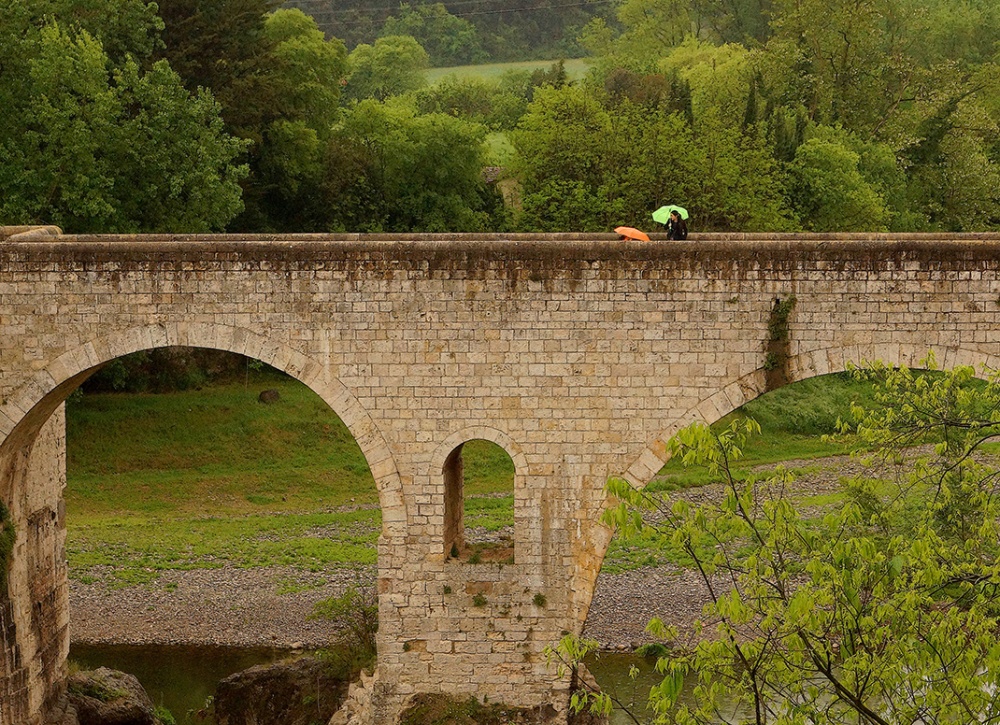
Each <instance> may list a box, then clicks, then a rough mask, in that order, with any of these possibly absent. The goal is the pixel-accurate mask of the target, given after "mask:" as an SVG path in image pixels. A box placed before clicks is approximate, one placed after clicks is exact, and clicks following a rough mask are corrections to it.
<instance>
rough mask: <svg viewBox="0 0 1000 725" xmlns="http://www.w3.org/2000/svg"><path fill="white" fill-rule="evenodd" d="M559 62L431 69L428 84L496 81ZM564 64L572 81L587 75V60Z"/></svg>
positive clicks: (492, 64)
mask: <svg viewBox="0 0 1000 725" xmlns="http://www.w3.org/2000/svg"><path fill="white" fill-rule="evenodd" d="M558 62H559V61H554V60H526V61H521V62H518V63H487V64H484V65H456V66H452V67H449V68H431V69H430V70H429V71H427V81H428V83H437V82H439V81H441V80H444V79H445V78H449V77H455V78H459V79H464V78H481V79H483V80H496V79H499V78H500V77H501V76H502V75H503V74H504V73H507V72H508V71H512V70H527V71H533V70H535V69H537V68H542V69H548V68H551V67H552V65H553V64H554V63H558ZM563 62H564V65H565V68H566V74H567V75H568V76H569V78H570V80H574V81H576V80H580V79H581V78H583V77H584V76H585V75H586V74H587V68H588V66H587V61H586V59H584V58H571V59H569V60H566V61H563Z"/></svg>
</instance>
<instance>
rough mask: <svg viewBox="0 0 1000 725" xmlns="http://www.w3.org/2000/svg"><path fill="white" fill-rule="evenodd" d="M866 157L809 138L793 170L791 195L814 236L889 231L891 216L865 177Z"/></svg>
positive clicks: (835, 142)
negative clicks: (834, 232)
mask: <svg viewBox="0 0 1000 725" xmlns="http://www.w3.org/2000/svg"><path fill="white" fill-rule="evenodd" d="M860 165H861V156H860V155H859V154H858V153H857V152H856V151H854V150H852V149H851V148H850V147H849V146H848V145H847V144H845V143H844V142H843V140H842V139H838V138H836V137H831V136H830V135H820V136H814V137H812V138H809V139H807V140H806V141H805V142H804V143H803V144H802V145H801V146H799V148H798V150H797V151H796V152H795V160H794V161H793V162H792V164H791V166H790V173H791V178H792V181H791V187H792V188H791V196H792V201H793V204H794V205H795V210H796V211H797V212H798V215H799V218H800V219H801V220H802V223H803V225H804V226H805V227H806V228H807V229H810V230H813V231H821V232H823V231H866V230H867V231H886V230H887V229H888V224H889V219H890V213H889V210H888V208H887V207H886V203H885V200H884V199H883V198H882V196H881V195H880V194H879V190H878V189H877V188H876V187H875V186H874V185H873V184H871V183H869V182H868V180H866V179H865V177H864V175H863V174H862V172H861V168H860Z"/></svg>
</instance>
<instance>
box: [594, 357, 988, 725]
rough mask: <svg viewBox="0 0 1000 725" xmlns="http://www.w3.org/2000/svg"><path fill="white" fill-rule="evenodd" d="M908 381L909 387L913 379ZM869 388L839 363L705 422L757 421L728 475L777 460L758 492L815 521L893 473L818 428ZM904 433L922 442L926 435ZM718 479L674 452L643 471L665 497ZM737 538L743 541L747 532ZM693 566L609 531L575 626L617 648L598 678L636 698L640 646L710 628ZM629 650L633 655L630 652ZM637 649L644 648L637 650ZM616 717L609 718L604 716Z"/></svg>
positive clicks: (897, 471)
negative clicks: (583, 614)
mask: <svg viewBox="0 0 1000 725" xmlns="http://www.w3.org/2000/svg"><path fill="white" fill-rule="evenodd" d="M889 367H892V366H891V365H890V366H889ZM913 373H914V375H913V377H914V379H918V380H919V379H921V378H922V379H925V380H932V379H940V378H943V377H944V375H943V373H941V372H928V371H926V370H922V369H920V367H919V366H915V368H914V369H913ZM981 386H985V383H984V382H983V381H981V380H974V379H973V380H969V381H968V382H967V383H963V386H962V390H963V391H964V393H968V394H971V395H972V396H975V394H976V391H977V390H981V389H982V387H981ZM915 387H916V388H917V389H918V390H919V389H920V387H921V386H920V385H919V384H918V385H917V386H915ZM873 389H874V385H873V383H871V382H866V381H859V380H857V379H854V378H852V377H851V376H850V375H848V374H846V373H833V374H828V375H823V376H816V377H812V378H807V379H805V380H803V381H800V382H797V383H794V384H791V385H789V386H786V387H783V388H780V389H778V390H777V391H773V392H771V393H767V394H765V395H763V396H761V397H759V398H756V399H755V400H753V401H751V402H750V403H748V404H746V405H744V406H741V407H740V408H738V409H736V410H734V411H732V412H730V413H728V414H727V415H724V416H723V417H722V418H720V419H718V420H716V421H713V422H712V427H713V429H715V430H722V429H723V428H725V427H727V425H728V424H730V423H731V422H733V421H734V420H736V419H740V418H745V417H752V418H753V419H754V420H756V421H757V422H758V423H760V425H761V428H762V435H761V436H760V437H758V438H755V439H753V441H752V444H748V445H747V446H745V447H744V449H743V452H744V454H745V456H744V457H743V458H742V459H740V460H738V461H736V463H735V464H734V467H733V469H732V473H733V475H734V478H736V479H738V480H749V477H750V476H759V477H763V476H766V475H767V473H768V472H769V471H771V470H773V469H774V467H775V466H776V465H783V466H785V467H786V468H787V469H789V470H790V471H791V472H792V473H793V474H794V476H792V477H789V478H788V479H782V482H781V485H780V488H779V489H771V493H769V494H768V495H780V497H781V498H782V499H783V500H785V501H787V502H789V503H790V504H791V505H792V506H793V507H794V508H795V510H796V512H797V513H796V515H797V516H800V517H801V519H802V520H803V521H804V522H805V525H806V526H807V527H812V526H815V527H816V530H817V531H818V530H820V529H819V524H820V522H822V521H823V520H824V519H825V518H826V517H828V516H829V515H830V514H831V512H832V511H834V510H835V509H838V508H839V506H840V505H841V504H842V503H845V502H849V503H850V504H851V505H852V506H855V505H859V504H861V505H863V504H864V503H865V501H864V499H863V498H862V499H859V498H857V496H858V494H859V493H860V494H861V495H862V496H868V495H871V492H872V491H875V492H876V494H875V495H877V496H880V495H882V494H880V493H878V492H879V491H880V490H881V484H882V481H881V477H882V476H884V475H885V474H886V473H887V472H888V471H892V475H893V476H901V470H902V468H903V467H904V465H905V464H904V460H903V458H901V457H897V458H895V459H893V460H891V461H887V465H886V467H884V468H883V467H880V466H878V465H877V464H871V463H868V462H863V461H859V460H858V459H856V458H851V457H850V455H849V454H850V452H851V450H852V449H854V448H855V446H856V443H857V441H856V440H855V439H852V438H851V437H849V436H843V437H835V438H826V437H825V436H829V435H830V434H834V433H836V432H837V430H838V425H837V423H838V420H841V419H843V420H850V419H851V418H852V415H851V411H850V407H851V406H852V404H857V405H860V406H861V407H863V408H866V409H869V410H871V409H877V408H878V407H879V406H880V403H878V402H877V401H876V400H875V397H874V395H873ZM957 397H959V398H961V397H962V395H961V394H960V395H958V396H957ZM971 407H973V408H974V406H971ZM913 440H914V441H915V442H917V443H920V442H923V443H926V442H927V441H926V439H925V440H923V441H921V440H920V439H917V438H914V439H913ZM908 456H909V454H907V457H908ZM855 477H861V478H868V479H869V480H872V479H875V480H874V483H873V485H872V488H867V487H864V488H859V487H857V486H856V485H852V486H850V487H845V486H844V485H843V484H844V483H845V482H846V481H848V480H849V479H853V478H855ZM724 479H725V476H718V477H717V478H716V477H713V476H711V475H709V474H707V473H706V472H705V471H704V470H703V469H698V470H696V471H695V472H693V473H692V471H691V470H690V469H686V468H685V467H684V466H683V465H682V464H681V462H680V461H675V460H671V461H668V462H667V463H666V464H665V465H664V466H663V467H662V468H661V469H660V471H659V472H658V473H657V474H656V475H655V476H654V477H653V478H652V480H650V481H649V483H648V484H647V486H646V490H647V491H650V492H653V493H664V492H667V493H669V495H670V499H671V500H672V501H678V500H682V501H687V502H690V503H691V504H692V505H699V504H701V503H708V502H721V501H722V500H723V499H724V498H725V496H724V493H725V491H726V490H728V489H727V488H726V487H725V486H723V485H721V484H722V480H724ZM885 483H886V484H887V486H886V491H892V493H886V494H885V497H886V498H887V499H892V500H898V496H899V491H901V490H905V491H906V494H907V495H913V496H916V497H919V496H921V495H927V496H928V498H930V497H933V491H932V492H931V494H929V495H928V494H924V493H921V491H920V489H919V488H917V487H916V486H914V485H913V484H912V483H908V484H906V485H903V486H900V488H898V489H895V488H892V487H891V486H889V485H888V484H889V480H888V479H887V480H886V481H885ZM915 502H916V499H914V502H909V503H908V504H907V505H911V506H912V505H915ZM667 510H669V507H668V509H667ZM873 510H874V509H873ZM949 525H950V523H949ZM845 535H846V534H845ZM935 535H937V534H935ZM644 544H647V545H646V546H644ZM704 544H705V546H706V553H707V552H708V551H709V550H710V549H712V548H714V547H719V548H720V549H721V547H720V545H719V543H718V541H715V542H713V541H709V540H706V541H705V542H704ZM745 546H749V542H747V544H745ZM731 555H732V551H731V550H727V551H726V553H725V556H726V557H730V556H731ZM709 558H711V557H710V556H709ZM728 561H734V560H732V559H729V560H728ZM696 569H697V567H696V566H695V563H694V562H693V561H692V560H691V559H690V558H689V557H688V556H687V553H686V552H685V551H683V550H682V549H681V548H680V547H669V546H663V540H662V538H660V539H657V538H656V537H651V538H650V539H649V540H648V541H645V542H644V541H642V540H639V541H631V542H627V543H626V542H624V541H622V540H620V539H619V538H618V537H617V536H616V537H614V538H613V539H612V542H611V545H610V546H609V549H608V551H607V556H606V557H605V560H604V566H603V568H602V572H601V575H600V577H599V583H598V586H597V590H596V591H595V596H594V600H593V604H592V607H591V610H590V616H589V617H588V620H587V623H586V626H585V630H584V634H585V635H587V636H590V637H594V638H595V639H597V640H598V642H600V643H601V644H602V645H603V646H604V647H605V648H607V649H612V650H619V651H620V652H621V653H622V654H621V656H620V657H616V656H610V657H609V656H604V657H602V658H601V659H600V661H596V662H592V664H593V665H594V666H593V668H592V670H593V672H594V674H595V676H596V677H597V680H598V682H599V683H600V684H601V685H602V687H605V688H606V689H609V690H612V691H613V694H617V695H619V696H622V697H624V698H633V702H634V703H635V704H637V705H640V704H641V705H644V703H645V697H644V695H642V694H640V693H641V692H642V688H641V687H639V688H636V687H635V681H634V680H632V679H630V678H628V677H627V676H626V673H627V672H628V668H629V667H630V666H631V665H633V664H638V665H639V666H640V669H644V670H645V671H646V673H647V674H648V677H640V681H642V682H645V683H646V684H653V683H658V682H659V681H660V680H661V679H662V675H659V674H657V673H655V672H652V670H651V665H652V663H653V662H654V661H655V656H653V657H650V655H655V654H656V653H658V652H663V651H665V650H663V649H662V648H663V646H666V647H668V648H672V647H680V648H681V649H688V648H690V647H692V646H693V645H694V644H695V643H697V642H698V641H700V640H701V639H705V638H707V639H712V638H713V637H718V636H720V635H719V634H718V633H717V632H716V631H715V630H714V628H713V627H711V626H709V627H706V628H705V629H704V630H701V629H698V628H696V627H694V626H693V624H694V622H695V621H696V620H699V619H701V618H702V617H703V611H702V608H703V605H705V604H706V603H707V602H708V601H709V600H710V594H709V591H708V588H707V587H706V585H705V583H704V582H703V581H702V575H701V573H700V572H698V571H696ZM719 571H720V573H719V574H718V576H715V577H713V578H712V579H711V587H712V589H713V590H714V591H715V593H716V595H722V596H724V595H726V594H727V593H728V592H729V591H730V590H731V589H732V588H733V582H734V581H735V580H734V579H732V578H731V577H732V571H729V570H726V568H725V567H722V566H720V569H719ZM722 572H726V573H722ZM824 601H825V600H824ZM653 617H658V618H660V619H661V620H662V621H663V622H664V623H665V624H667V625H673V626H675V627H677V628H678V636H677V637H676V639H673V640H671V641H664V640H662V639H658V638H657V637H656V636H655V635H652V634H650V633H649V632H647V631H645V629H644V625H645V623H646V622H648V621H649V620H650V619H652V618H653ZM709 624H711V622H709ZM615 629H617V630H618V631H617V632H615V631H614V630H615ZM637 651H638V652H639V653H640V654H639V656H636V655H635V652H637ZM643 654H646V655H647V656H646V657H645V658H644V657H643V656H642V655H643ZM630 688H632V692H631V694H630V693H629V690H630ZM625 721H626V720H625V719H621V720H616V719H615V718H614V717H613V718H612V723H617V722H625Z"/></svg>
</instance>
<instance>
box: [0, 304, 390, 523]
mask: <svg viewBox="0 0 1000 725" xmlns="http://www.w3.org/2000/svg"><path fill="white" fill-rule="evenodd" d="M174 346H178V347H201V348H211V349H215V350H225V351H228V352H233V353H238V354H241V355H246V356H248V357H252V358H255V359H258V360H261V361H262V362H265V363H267V364H268V365H271V366H272V367H274V368H277V369H278V370H281V371H283V372H285V373H287V374H288V375H290V376H292V377H293V378H295V379H296V380H298V381H299V382H301V383H303V384H304V385H306V386H307V387H309V388H310V389H311V390H312V391H313V392H315V393H316V394H317V395H318V396H319V397H320V398H322V399H323V401H324V402H326V404H327V405H329V406H330V408H331V409H332V410H333V411H334V412H335V413H336V414H337V415H338V416H340V418H341V420H343V422H344V424H345V425H346V426H347V428H348V430H350V432H351V435H353V436H354V438H355V440H356V441H357V443H358V446H359V447H360V448H361V451H362V453H363V454H364V456H365V459H366V461H367V462H368V465H369V468H370V469H371V472H372V476H373V477H374V479H375V485H376V487H377V489H378V494H379V503H380V506H381V509H382V537H383V539H390V540H396V541H399V540H401V539H402V537H403V535H404V533H405V531H404V530H405V525H406V513H405V508H404V506H405V502H404V498H403V495H402V485H401V481H400V477H399V473H398V471H397V468H396V464H395V461H394V459H393V457H392V453H391V451H390V450H389V447H388V445H387V443H386V442H385V439H384V438H383V436H382V434H381V432H380V431H379V430H378V427H377V426H376V425H375V423H374V421H373V420H372V419H371V417H370V416H369V415H368V413H367V411H365V410H364V408H363V407H362V406H361V404H360V403H359V402H358V400H357V399H356V398H355V397H354V395H353V394H352V393H351V392H350V391H349V390H348V389H347V387H346V386H345V385H344V384H343V383H342V382H341V381H340V380H338V379H337V378H335V377H332V376H331V375H330V374H329V370H328V368H327V367H326V366H325V365H324V364H323V363H322V362H321V361H318V360H315V359H314V358H311V357H309V356H308V355H306V354H304V353H302V352H300V351H298V350H296V349H294V348H292V347H290V346H288V345H287V344H285V343H283V342H280V341H277V340H273V339H270V338H267V337H264V336H261V335H258V334H256V333H254V332H252V331H250V330H248V329H246V328H242V327H234V326H228V325H218V324H210V323H192V324H186V323H164V324H159V325H149V326H143V327H133V328H130V329H127V330H123V331H121V332H117V333H113V334H110V335H106V336H104V337H101V338H98V339H95V340H92V341H89V342H86V343H84V344H82V345H78V346H76V347H74V348H72V349H70V350H67V351H66V352H64V353H63V354H62V355H60V356H59V357H57V358H56V359H55V360H53V361H52V362H50V363H49V364H48V365H46V366H45V367H44V368H42V369H40V370H39V371H38V372H37V373H35V374H34V375H33V376H32V377H31V378H30V379H29V380H28V381H27V382H26V383H25V384H24V385H22V386H21V387H20V388H19V389H18V391H17V392H15V393H14V394H13V395H11V396H10V397H9V398H8V399H7V400H6V401H4V404H3V405H2V406H0V438H2V440H3V442H2V444H0V460H3V459H4V458H5V457H6V455H7V454H9V453H12V452H14V451H16V450H19V449H21V448H23V447H25V446H26V445H28V444H30V442H31V441H32V440H33V439H34V437H35V435H36V434H37V433H38V431H39V430H40V429H41V426H42V425H44V423H45V421H46V420H48V418H49V416H51V414H52V413H53V412H54V411H55V410H56V408H58V407H59V405H60V404H62V402H63V401H64V400H65V399H66V396H68V395H69V394H70V393H71V392H73V390H75V389H76V388H77V387H79V385H80V384H81V383H83V382H84V381H85V380H86V379H87V378H88V377H89V376H90V375H91V374H92V373H93V372H95V371H96V370H97V369H98V368H99V366H100V365H102V364H103V363H106V362H109V361H111V360H114V359H115V358H119V357H122V356H124V355H128V354H131V353H134V352H139V351H141V350H151V349H154V348H160V347H174Z"/></svg>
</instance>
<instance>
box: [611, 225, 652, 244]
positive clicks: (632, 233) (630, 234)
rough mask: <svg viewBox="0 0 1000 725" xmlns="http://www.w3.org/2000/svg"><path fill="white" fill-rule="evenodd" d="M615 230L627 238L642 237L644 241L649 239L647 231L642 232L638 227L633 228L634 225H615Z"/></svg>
mask: <svg viewBox="0 0 1000 725" xmlns="http://www.w3.org/2000/svg"><path fill="white" fill-rule="evenodd" d="M615 231H616V232H617V233H618V234H621V235H622V236H623V237H625V239H640V240H642V241H644V242H648V241H649V235H648V234H646V232H640V231H639V230H638V229H633V228H632V227H615Z"/></svg>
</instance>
